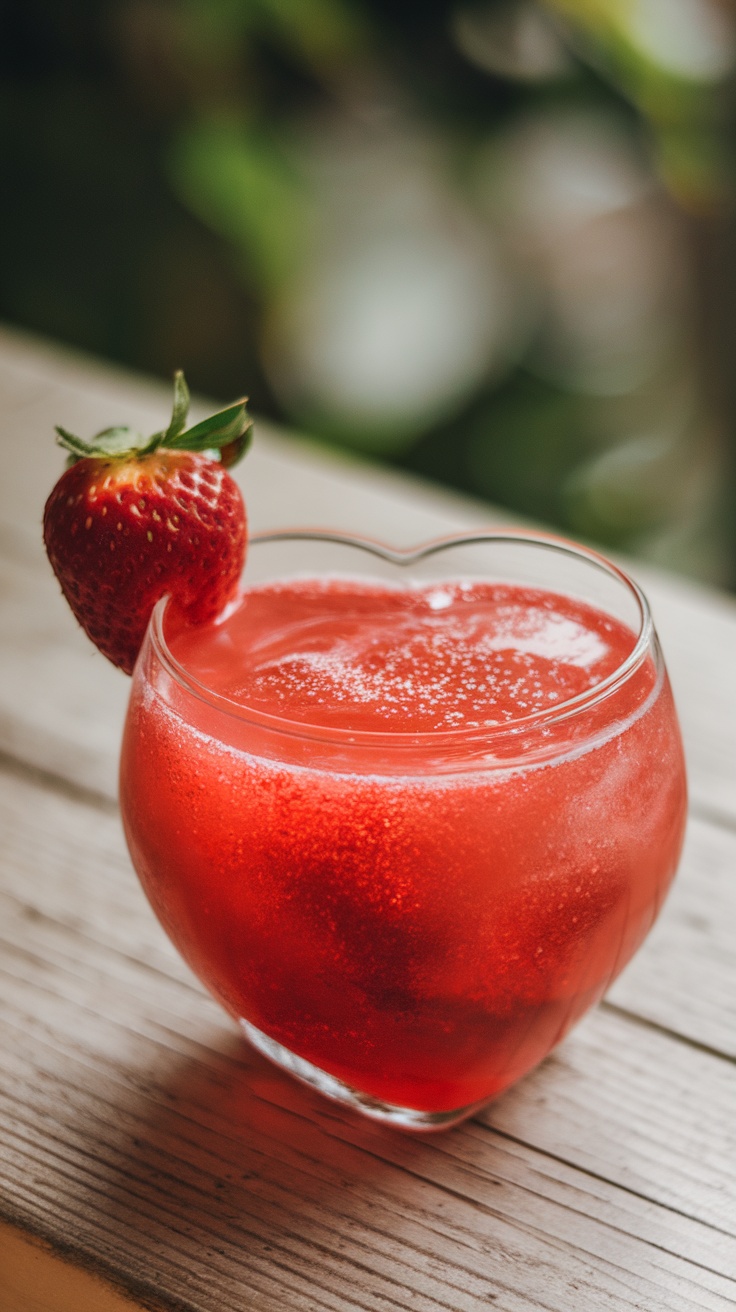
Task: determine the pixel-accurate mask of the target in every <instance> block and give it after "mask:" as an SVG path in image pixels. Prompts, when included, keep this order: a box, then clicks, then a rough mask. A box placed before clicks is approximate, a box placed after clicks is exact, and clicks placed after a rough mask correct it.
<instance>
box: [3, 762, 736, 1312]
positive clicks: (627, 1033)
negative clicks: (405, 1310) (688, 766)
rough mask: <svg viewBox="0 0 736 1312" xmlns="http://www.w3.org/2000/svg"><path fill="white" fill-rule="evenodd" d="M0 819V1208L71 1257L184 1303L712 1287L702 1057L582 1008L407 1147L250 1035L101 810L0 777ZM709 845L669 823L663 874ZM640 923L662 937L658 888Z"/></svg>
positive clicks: (721, 1158)
mask: <svg viewBox="0 0 736 1312" xmlns="http://www.w3.org/2000/svg"><path fill="white" fill-rule="evenodd" d="M0 828H1V829H2V832H3V834H4V840H3V841H4V862H3V865H4V869H5V877H4V887H3V889H2V892H1V893H0V981H1V988H2V992H1V994H0V998H1V1003H0V1030H2V1043H3V1050H4V1052H5V1061H4V1070H3V1075H2V1080H1V1082H0V1115H1V1116H2V1122H3V1124H4V1126H5V1127H6V1128H7V1131H8V1133H7V1138H6V1142H5V1143H4V1144H3V1147H2V1150H0V1153H1V1160H2V1166H3V1177H4V1189H3V1202H2V1207H3V1209H4V1212H5V1215H6V1217H8V1219H11V1220H13V1221H15V1223H16V1224H22V1225H23V1226H25V1227H26V1228H28V1229H30V1230H31V1231H32V1232H33V1233H36V1234H39V1235H41V1236H45V1237H48V1238H52V1237H54V1236H56V1237H58V1228H57V1225H56V1218H58V1217H59V1215H63V1216H64V1218H65V1223H64V1224H65V1233H66V1235H67V1240H68V1242H69V1243H70V1244H71V1245H72V1248H73V1251H74V1252H75V1254H76V1255H77V1260H79V1259H80V1258H81V1259H83V1260H84V1261H85V1262H87V1263H89V1264H90V1266H91V1267H92V1269H93V1270H95V1271H97V1272H99V1273H100V1274H101V1275H103V1276H106V1277H108V1278H110V1277H114V1278H119V1276H120V1272H121V1270H122V1271H124V1272H125V1279H126V1281H127V1282H128V1287H129V1288H131V1289H134V1290H135V1291H136V1295H137V1297H138V1298H139V1299H143V1300H144V1301H145V1300H149V1301H151V1300H155V1299H157V1298H158V1299H161V1298H163V1300H164V1306H171V1307H176V1306H183V1307H187V1308H193V1309H194V1308H196V1309H208V1312H209V1309H213V1308H217V1309H218V1310H219V1309H220V1308H222V1309H229V1308H233V1309H235V1308H239V1307H241V1306H242V1301H239V1300H242V1296H243V1290H248V1291H251V1294H250V1296H251V1297H252V1299H253V1303H252V1305H253V1306H258V1307H259V1308H260V1307H264V1308H271V1307H273V1308H276V1307H279V1306H280V1307H284V1306H287V1307H295V1308H296V1307H310V1308H311V1307H321V1306H324V1307H334V1308H341V1309H342V1308H350V1309H352V1308H356V1309H357V1308H381V1309H384V1308H385V1309H388V1308H390V1307H396V1306H399V1307H402V1306H411V1307H416V1308H419V1309H422V1312H424V1310H425V1309H426V1310H427V1312H429V1309H434V1308H437V1307H440V1308H452V1309H455V1308H458V1309H464V1308H469V1309H476V1308H479V1307H482V1306H486V1305H487V1303H488V1302H489V1301H491V1302H492V1303H493V1305H494V1306H498V1307H501V1308H505V1309H509V1312H511V1310H514V1312H515V1310H516V1309H517V1308H518V1309H521V1308H527V1307H543V1308H549V1309H559V1310H560V1312H562V1310H563V1309H565V1310H567V1309H569V1308H570V1307H571V1306H574V1305H575V1304H574V1302H573V1300H574V1298H578V1300H579V1304H580V1306H583V1307H585V1306H591V1307H595V1308H598V1307H600V1308H612V1309H613V1308H616V1309H618V1308H625V1307H630V1306H637V1305H640V1306H645V1307H646V1308H647V1309H650V1310H651V1312H659V1309H663V1310H664V1309H665V1308H669V1309H673V1310H675V1312H676V1310H678V1309H683V1312H684V1309H691V1308H700V1307H703V1308H721V1307H726V1306H728V1305H729V1301H730V1300H732V1299H733V1298H736V1206H735V1205H734V1204H736V1193H735V1191H734V1176H733V1171H732V1169H731V1167H730V1165H729V1162H728V1159H727V1156H726V1154H727V1152H728V1151H729V1146H732V1145H733V1128H732V1126H733V1116H732V1109H733V1106H734V1102H735V1101H736V1070H735V1069H734V1067H733V1066H732V1065H730V1064H729V1063H726V1062H724V1061H721V1060H719V1059H718V1058H717V1057H715V1056H712V1055H711V1054H709V1053H705V1052H701V1051H700V1050H698V1049H695V1050H693V1049H691V1048H690V1047H689V1046H688V1045H686V1044H683V1043H682V1042H680V1041H678V1040H677V1039H676V1038H674V1037H670V1036H669V1035H668V1034H664V1033H661V1032H656V1033H654V1034H652V1033H650V1031H649V1030H648V1029H647V1028H646V1027H641V1026H637V1025H635V1024H632V1023H631V1022H629V1021H627V1020H626V1019H625V1018H622V1017H621V1016H619V1015H617V1014H616V1013H615V1012H613V1011H608V1012H606V1011H605V1010H601V1011H599V1012H598V1013H597V1015H595V1016H594V1017H593V1018H591V1019H590V1020H589V1021H587V1022H586V1023H585V1024H584V1025H583V1026H582V1027H581V1028H580V1030H579V1031H578V1032H577V1034H575V1035H574V1036H573V1037H572V1038H571V1039H570V1040H569V1041H568V1042H567V1043H566V1044H565V1045H564V1046H563V1047H562V1048H561V1049H560V1051H559V1053H558V1054H556V1055H555V1056H553V1057H552V1058H551V1059H550V1060H549V1061H548V1062H547V1063H545V1065H544V1066H543V1067H542V1068H541V1069H540V1070H539V1071H538V1072H536V1073H535V1074H534V1075H533V1076H532V1077H530V1079H529V1080H527V1081H524V1082H523V1083H522V1085H520V1086H519V1088H518V1089H516V1090H513V1091H511V1093H509V1094H508V1095H506V1097H505V1098H503V1099H502V1100H500V1101H499V1102H498V1103H497V1104H496V1105H495V1106H494V1107H492V1108H490V1109H489V1110H488V1111H487V1112H486V1113H485V1114H484V1115H483V1117H481V1118H480V1119H479V1120H478V1121H477V1122H475V1123H472V1124H471V1125H468V1126H466V1127H461V1128H460V1129H458V1130H457V1131H455V1132H453V1133H452V1134H450V1135H448V1136H444V1137H441V1138H439V1137H438V1138H437V1139H435V1140H427V1141H413V1140H407V1139H405V1138H403V1137H402V1136H399V1135H396V1134H393V1133H391V1132H388V1131H385V1130H383V1129H380V1128H376V1127H372V1126H370V1125H364V1124H362V1123H360V1122H359V1121H358V1120H357V1119H355V1118H353V1117H351V1116H349V1115H347V1114H345V1113H343V1112H342V1111H340V1110H338V1109H336V1108H333V1107H332V1106H331V1105H330V1104H327V1103H325V1102H323V1101H322V1100H321V1099H319V1098H317V1097H316V1096H315V1095H312V1094H310V1093H308V1092H306V1091H303V1090H302V1089H300V1088H299V1087H298V1086H296V1085H294V1084H293V1083H292V1082H291V1081H288V1080H287V1079H286V1078H284V1077H282V1076H281V1075H280V1074H279V1073H277V1072H275V1071H273V1070H272V1069H271V1068H269V1067H268V1066H267V1065H266V1064H265V1063H264V1062H263V1061H262V1060H261V1059H260V1058H259V1057H257V1056H256V1055H255V1054H253V1053H251V1052H250V1051H249V1049H248V1048H247V1047H246V1045H245V1044H243V1043H242V1042H241V1040H240V1038H239V1037H238V1036H237V1035H236V1033H235V1032H234V1029H233V1027H232V1026H231V1024H230V1022H229V1021H228V1020H227V1018H225V1017H224V1016H223V1015H222V1013H220V1011H219V1009H218V1008H217V1007H216V1005H215V1004H214V1003H213V1002H212V1001H211V1000H210V999H209V998H208V997H207V996H206V995H205V994H204V993H203V992H202V991H201V989H200V988H199V985H198V984H197V983H196V981H194V979H193V978H192V976H191V975H190V974H189V972H188V970H187V969H186V967H185V966H184V965H183V964H182V963H181V961H180V960H179V959H178V957H177V956H176V954H175V953H174V951H173V949H172V948H171V947H170V945H169V944H168V942H167V940H166V939H165V938H164V936H163V934H162V932H161V931H160V930H159V928H158V926H157V925H156V923H155V922H154V920H153V917H152V915H151V913H150V911H149V909H148V907H147V905H146V904H145V901H144V899H143V895H142V893H141V892H140V889H139V887H138V885H137V882H136V880H135V877H134V875H133V873H132V871H131V869H130V865H129V862H128V858H127V855H126V853H125V851H124V847H123V843H122V839H121V836H120V830H119V824H118V820H117V817H116V815H115V814H114V813H112V812H110V811H106V810H104V809H100V808H99V807H97V806H94V805H92V804H91V803H90V802H89V801H85V800H83V799H81V798H79V799H71V798H69V797H64V796H62V795H60V794H59V793H58V792H57V791H56V790H54V789H52V788H48V787H41V786H39V785H38V784H37V783H35V782H34V781H32V780H31V779H28V778H23V777H21V776H20V775H13V774H12V773H9V772H8V771H6V772H5V774H4V777H3V779H2V793H1V794H0ZM713 836H714V830H713V827H712V826H708V825H702V824H701V825H699V826H698V827H697V829H696V830H694V832H693V835H692V836H691V845H690V851H689V853H688V860H687V862H686V865H685V869H684V872H683V877H682V881H681V884H682V888H683V890H687V888H688V887H689V886H690V885H691V884H693V883H697V881H698V879H699V878H700V874H701V871H702V866H703V862H704V861H705V862H707V861H708V859H709V856H708V853H709V844H710V843H711V842H712V841H713ZM722 837H723V836H722V835H719V841H720V839H721V838H722ZM723 841H724V842H726V843H728V842H730V853H731V859H732V860H733V859H734V858H736V836H727V837H726V838H723ZM680 901H682V898H681V899H680ZM685 901H687V899H685ZM734 901H736V898H734V897H732V901H731V907H730V909H731V911H733V910H734ZM668 923H669V925H670V929H669V930H668ZM662 932H663V933H666V932H676V933H677V934H687V933H688V921H687V917H686V915H685V918H684V919H683V912H682V908H681V907H679V906H678V900H677V899H675V898H673V900H672V903H671V904H670V907H669V908H668V909H667V911H666V912H665V915H664V917H663V921H662ZM690 932H692V933H693V934H694V935H695V937H694V940H693V942H692V943H690V944H689V945H688V956H689V959H690V960H691V961H692V962H693V963H694V964H693V969H695V970H706V969H707V950H704V945H703V944H702V942H701V941H700V940H699V938H698V935H697V930H695V929H692V928H691V931H690ZM646 955H647V949H645V950H644V952H643V953H642V959H644V958H646ZM642 988H643V995H644V998H646V996H647V993H648V990H649V985H648V983H647V981H646V978H645V979H644V983H643V986H642ZM702 1007H703V1017H704V1018H707V1014H708V1010H709V1007H710V995H709V994H708V993H707V992H704V993H703V994H702ZM664 1019H665V1020H666V1022H667V1026H668V1028H669V1029H671V1030H672V1031H673V1033H674V1032H676V1031H677V1028H678V1026H679V1024H680V1009H679V1003H678V1001H677V999H673V1002H672V1007H671V1011H670V1013H668V1014H667V1015H666V1016H665V1018H664ZM706 1102H707V1108H708V1116H707V1121H706V1122H704V1120H703V1107H704V1103H706ZM714 1145H717V1150H716V1148H715V1147H714ZM188 1258H189V1259H191V1260H189V1261H188ZM151 1273H154V1274H153V1276H152V1275H151ZM364 1282H365V1287H364ZM573 1285H575V1286H576V1287H577V1288H576V1290H573ZM581 1291H582V1292H581ZM491 1295H493V1296H494V1297H493V1298H491ZM586 1299H587V1300H588V1301H587V1303H586V1302H585V1301H584V1300H586ZM636 1299H643V1300H644V1301H643V1302H641V1303H637V1301H634V1300H636ZM246 1306H250V1304H246Z"/></svg>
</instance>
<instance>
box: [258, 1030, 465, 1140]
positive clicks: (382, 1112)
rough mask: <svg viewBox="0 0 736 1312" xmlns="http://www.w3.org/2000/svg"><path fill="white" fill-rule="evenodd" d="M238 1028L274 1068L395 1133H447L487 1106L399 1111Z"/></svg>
mask: <svg viewBox="0 0 736 1312" xmlns="http://www.w3.org/2000/svg"><path fill="white" fill-rule="evenodd" d="M240 1025H241V1027H242V1030H243V1033H244V1034H245V1037H246V1039H247V1040H248V1042H249V1043H250V1044H251V1045H252V1046H253V1047H254V1048H255V1049H256V1050H257V1051H258V1052H260V1053H262V1055H263V1056H264V1057H267V1058H268V1060H269V1061H272V1062H273V1063H274V1065H276V1066H280V1067H281V1070H283V1071H287V1072H288V1074H289V1075H293V1077H294V1078H295V1079H297V1080H299V1081H301V1083H302V1084H306V1085H308V1086H309V1088H310V1089H316V1090H317V1092H318V1093H321V1094H323V1095H324V1096H325V1097H326V1098H330V1099H331V1100H332V1102H338V1103H341V1104H342V1106H343V1107H350V1108H351V1109H352V1110H353V1111H356V1112H360V1113H361V1114H362V1115H363V1116H368V1117H370V1119H371V1120H372V1121H380V1122H381V1123H382V1124H383V1125H390V1126H393V1128H394V1129H396V1130H413V1131H415V1132H416V1133H420V1134H429V1133H432V1131H435V1130H449V1129H450V1128H451V1126H453V1125H458V1124H459V1122H460V1121H464V1120H466V1119H467V1117H468V1116H472V1115H473V1113H474V1112H477V1111H480V1109H481V1107H485V1105H486V1103H485V1101H481V1102H476V1103H472V1104H471V1106H469V1107H458V1108H456V1109H455V1110H454V1111H448V1112H423V1111H418V1110H417V1109H416V1108H415V1107H398V1106H396V1104H395V1103H390V1102H382V1101H381V1099H380V1098H373V1097H371V1095H370V1094H367V1093H360V1091H359V1090H358V1089H353V1088H351V1087H350V1085H349V1084H345V1083H344V1081H343V1080H338V1079H337V1077H336V1076H334V1075H328V1074H327V1072H326V1071H322V1070H320V1068H319V1066H313V1065H312V1063H311V1061H305V1059H304V1057H297V1055H296V1053H295V1052H291V1051H290V1050H289V1048H285V1047H284V1046H283V1044H281V1043H277V1042H276V1040H275V1039H271V1038H269V1036H268V1035H267V1034H264V1033H263V1031H262V1030H259V1029H256V1027H255V1025H251V1023H250V1021H249V1020H243V1019H242V1018H241V1020H240Z"/></svg>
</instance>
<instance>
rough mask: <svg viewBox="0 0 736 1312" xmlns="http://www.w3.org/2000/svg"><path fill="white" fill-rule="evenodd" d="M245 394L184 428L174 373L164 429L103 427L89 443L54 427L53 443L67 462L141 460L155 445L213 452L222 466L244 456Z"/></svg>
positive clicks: (181, 383)
mask: <svg viewBox="0 0 736 1312" xmlns="http://www.w3.org/2000/svg"><path fill="white" fill-rule="evenodd" d="M246 401H247V397H245V398H243V399H242V400H241V401H236V402H235V404H234V405H230V406H228V407H227V409H225V410H219V411H218V412H217V414H214V415H210V417H209V418H208V419H203V420H202V422H201V423H199V424H194V425H193V427H192V428H185V425H186V422H187V416H188V414H189V388H188V387H187V384H186V380H185V378H184V374H183V372H182V370H181V369H177V371H176V373H175V374H174V405H173V409H172V412H171V420H170V422H169V426H168V428H167V429H165V430H162V431H161V432H158V433H154V434H153V435H152V436H151V437H149V438H145V437H142V436H141V434H140V433H137V432H136V431H135V429H133V428H126V427H123V426H122V425H121V426H118V427H115V428H105V429H103V430H102V432H101V433H97V434H96V435H95V436H94V437H93V438H92V439H91V441H89V442H85V441H83V439H82V438H81V437H76V436H75V434H74V433H69V432H67V430H66V429H65V428H60V427H57V429H56V432H57V439H56V440H57V442H58V443H59V445H60V446H63V447H64V449H65V450H66V451H68V452H69V458H68V462H67V463H68V464H74V463H75V462H76V461H77V460H84V459H85V458H86V457H88V456H97V457H102V458H104V457H108V458H120V459H123V458H126V457H134V458H137V459H141V458H142V457H143V456H148V455H152V454H153V452H154V451H158V450H159V448H166V449H167V450H169V451H213V452H214V451H217V452H218V453H219V456H220V460H221V462H222V464H223V465H225V466H226V467H229V466H230V465H234V464H235V463H236V461H238V460H240V458H241V456H243V455H245V452H246V451H247V450H248V447H249V446H250V443H251V438H252V436H253V420H252V419H251V417H250V415H249V414H248V411H247V410H246Z"/></svg>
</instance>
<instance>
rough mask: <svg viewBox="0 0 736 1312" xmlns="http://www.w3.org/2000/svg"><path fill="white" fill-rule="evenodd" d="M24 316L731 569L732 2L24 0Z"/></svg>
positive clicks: (17, 51)
mask: <svg viewBox="0 0 736 1312" xmlns="http://www.w3.org/2000/svg"><path fill="white" fill-rule="evenodd" d="M0 24H1V25H2V26H1V28H0V61H1V62H2V69H3V76H2V81H1V82H0V176H1V177H2V188H3V196H4V205H3V218H2V221H3V225H4V240H3V242H2V245H1V246H0V313H2V314H3V316H4V317H5V318H7V319H9V320H11V321H14V322H17V323H20V324H23V325H26V326H28V327H30V328H33V329H36V330H38V331H40V332H43V333H48V334H50V335H53V336H56V337H58V338H60V339H63V340H66V341H69V342H72V343H75V344H77V345H79V346H81V347H83V348H86V349H89V350H92V351H95V352H97V353H101V354H103V355H107V356H110V357H111V358H114V359H119V360H121V361H124V362H126V363H128V364H131V365H134V366H137V367H140V368H144V369H148V370H153V371H155V372H159V373H162V374H164V373H170V372H171V371H172V370H173V369H174V368H176V367H184V368H185V369H186V372H187V375H188V377H189V378H190V380H191V382H192V383H193V385H194V386H195V387H196V388H197V389H199V390H201V391H207V392H210V393H213V394H216V395H219V396H220V397H222V398H224V399H227V398H228V397H230V396H233V395H236V394H240V393H241V392H242V391H243V390H244V389H246V390H249V391H250V393H251V398H252V402H253V407H254V409H256V410H257V411H260V413H262V414H265V415H268V416H271V417H274V418H276V419H279V420H282V421H285V422H288V423H289V424H291V425H295V426H297V427H299V428H301V429H303V430H305V431H307V432H308V433H309V434H310V435H311V436H312V437H317V438H319V439H322V440H324V441H329V442H332V443H337V444H340V445H342V446H344V447H347V448H350V449H352V450H356V451H359V452H361V451H362V452H364V453H366V454H368V455H370V456H373V457H375V456H379V457H380V458H383V459H385V460H389V461H393V462H395V463H399V464H401V465H403V466H404V467H407V468H410V469H413V470H416V471H418V472H420V473H422V474H424V475H427V476H429V477H433V478H437V479H439V480H441V481H443V482H447V483H450V484H452V485H454V486H456V487H459V488H462V489H464V490H466V491H470V492H472V493H474V494H475V495H477V496H480V497H487V498H489V499H490V500H492V501H495V502H498V503H501V504H503V505H505V506H508V507H510V508H511V509H513V510H516V511H518V512H520V513H522V514H526V515H530V516H533V517H534V518H537V519H541V520H543V521H546V522H548V523H551V524H554V525H557V526H559V527H561V528H562V529H563V530H566V531H569V532H570V533H572V534H577V535H581V536H586V537H590V538H593V539H597V540H599V541H601V542H603V543H604V544H609V545H611V546H615V547H622V548H625V549H628V550H631V551H636V552H640V553H641V554H643V555H645V556H647V557H649V558H651V559H654V560H657V561H660V562H661V563H664V564H666V565H669V566H672V567H674V568H678V569H682V570H685V571H687V572H689V573H691V574H694V575H698V576H700V577H706V578H709V579H713V580H716V581H732V580H733V579H734V573H735V571H734V566H733V558H734V551H733V546H734V544H733V541H732V539H731V536H730V534H731V529H730V524H731V522H732V520H733V519H734V516H733V495H732V486H733V481H734V480H733V479H732V475H731V472H730V471H731V468H732V463H733V462H732V454H731V453H732V450H733V442H732V438H731V434H732V431H733V416H734V410H735V406H734V397H733V395H732V386H731V382H730V378H731V373H732V370H731V367H730V352H731V351H732V349H733V340H734V332H733V323H732V305H733V303H734V297H733V289H734V275H733V269H734V261H733V253H732V250H733V246H734V243H733V241H732V226H733V219H732V215H733V204H732V192H733V187H732V164H731V144H732V143H731V129H732V117H733V111H732V102H733V85H734V64H735V62H736V17H735V15H734V12H733V9H732V7H731V4H730V2H729V0H425V3H422V4H420V3H419V2H418V0H415V2H414V3H412V2H411V0H67V3H65V4H64V5H63V6H60V5H58V4H56V3H55V0H22V3H21V0H10V3H8V4H6V6H5V9H4V11H3V14H2V16H1V17H0Z"/></svg>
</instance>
